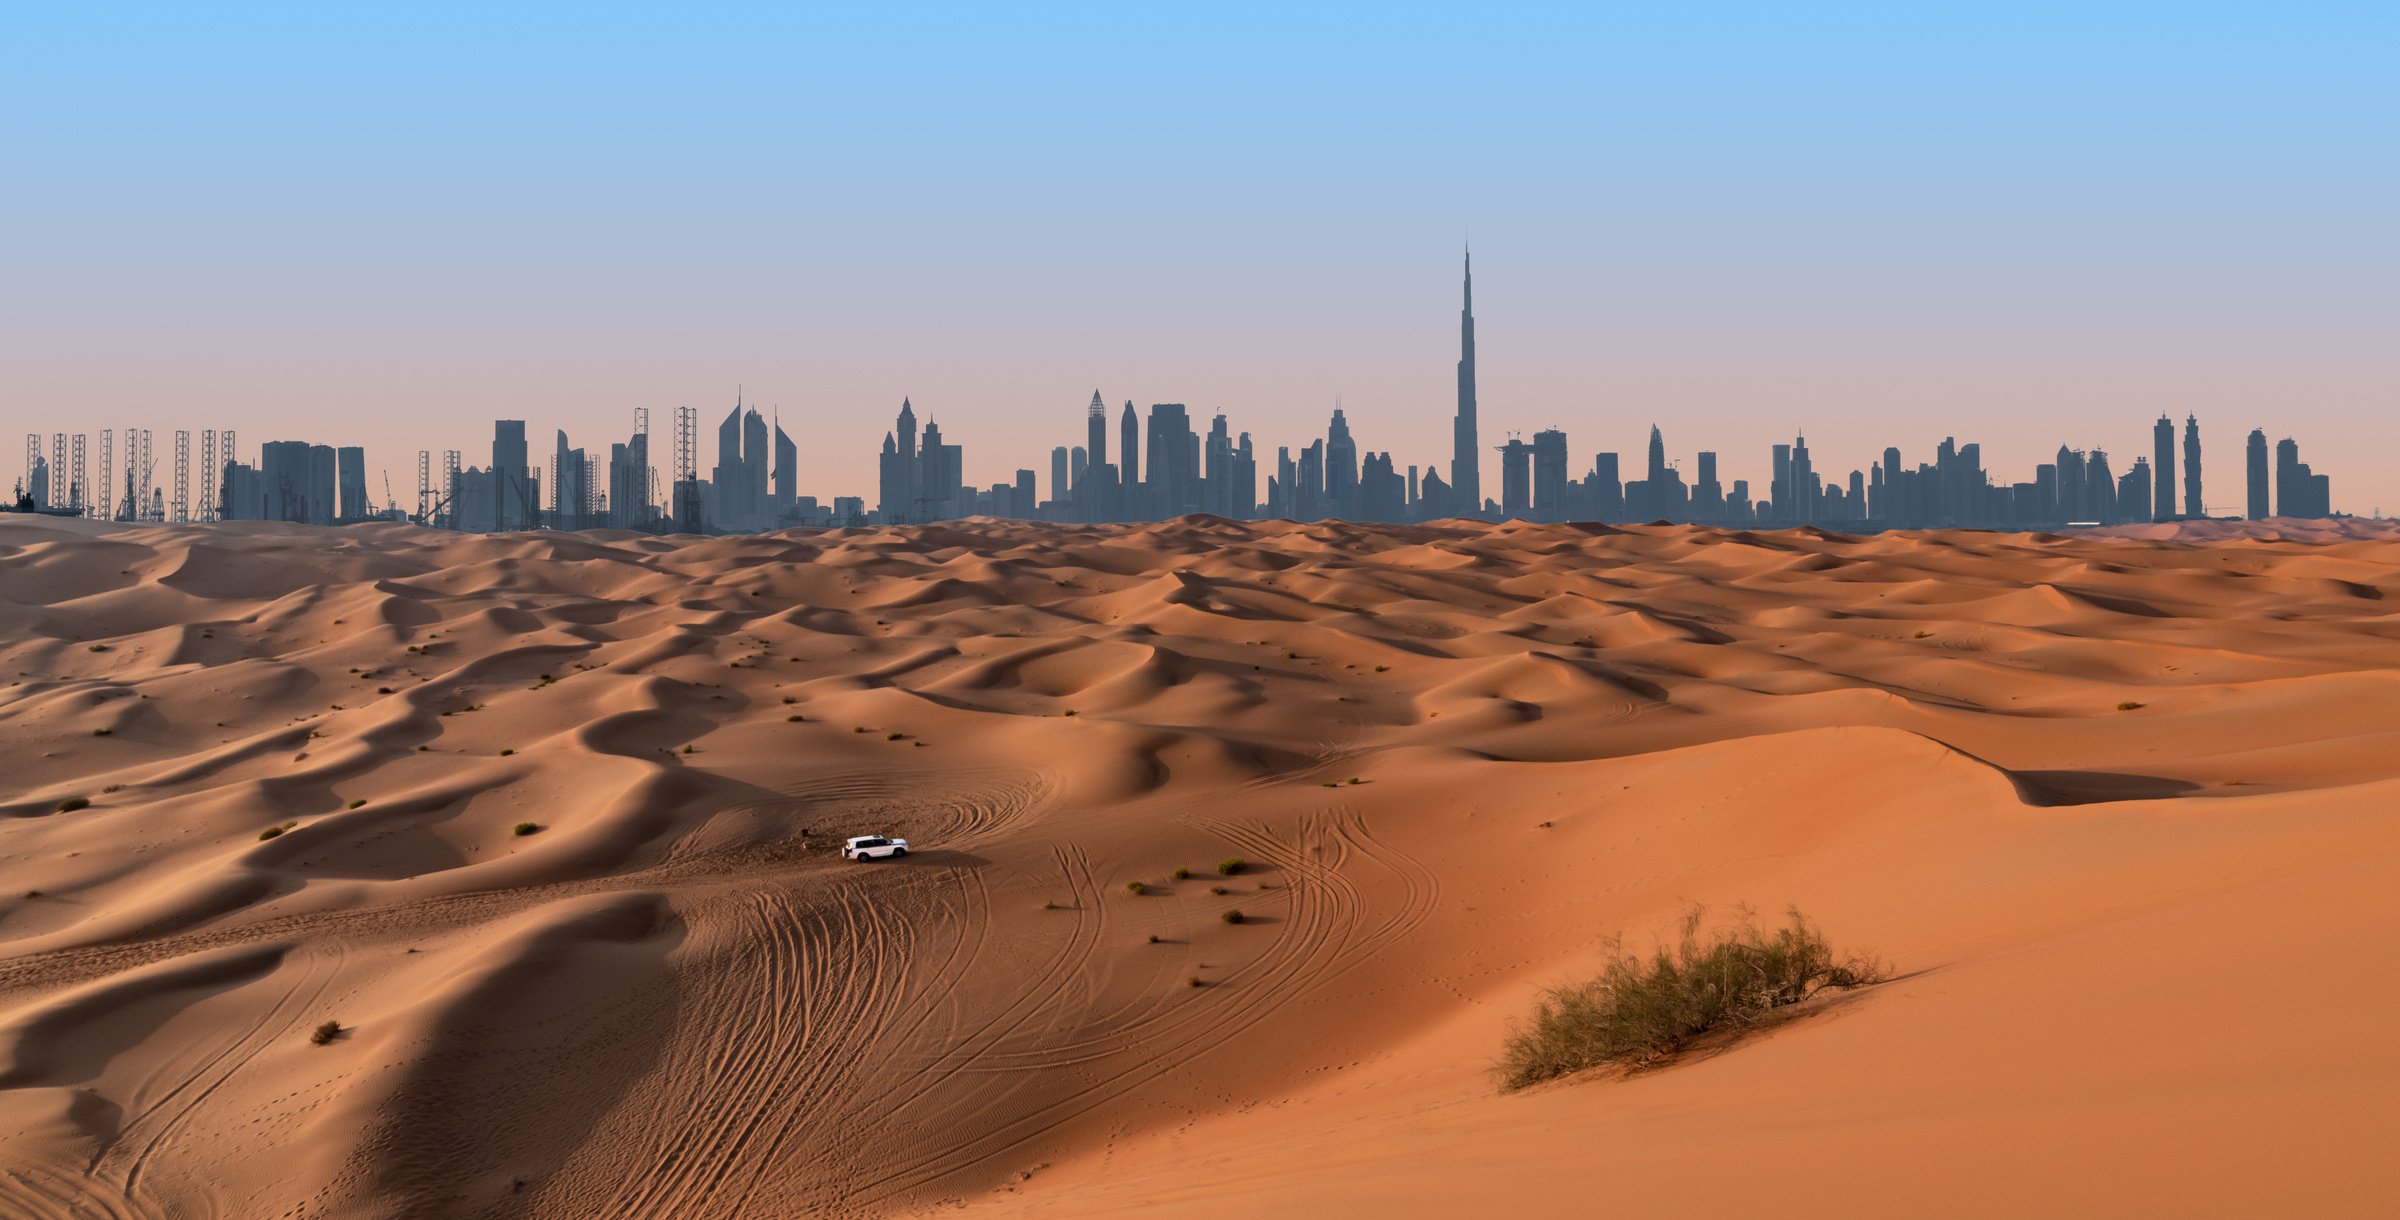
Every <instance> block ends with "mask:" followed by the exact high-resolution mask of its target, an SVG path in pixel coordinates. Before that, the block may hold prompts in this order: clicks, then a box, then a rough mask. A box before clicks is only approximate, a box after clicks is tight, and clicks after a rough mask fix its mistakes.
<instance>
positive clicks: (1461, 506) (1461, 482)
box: [1450, 252, 1483, 517]
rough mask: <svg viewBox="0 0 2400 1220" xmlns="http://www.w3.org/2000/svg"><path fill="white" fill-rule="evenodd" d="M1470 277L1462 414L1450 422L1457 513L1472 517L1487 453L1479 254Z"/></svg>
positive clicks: (1461, 339) (1464, 316)
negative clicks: (1480, 391)
mask: <svg viewBox="0 0 2400 1220" xmlns="http://www.w3.org/2000/svg"><path fill="white" fill-rule="evenodd" d="M1465 268H1466V273H1465V274H1466V278H1465V286H1464V289H1463V296H1462V298H1461V299H1462V304H1461V306H1460V308H1459V311H1458V418H1457V419H1455V420H1454V421H1452V423H1451V425H1450V492H1451V494H1452V495H1453V496H1454V497H1456V499H1457V503H1458V509H1457V514H1458V515H1459V516H1462V517H1471V516H1476V515H1478V514H1480V513H1481V512H1482V511H1483V477H1482V474H1481V473H1480V470H1479V465H1480V463H1481V462H1482V461H1483V455H1482V454H1481V453H1479V452H1477V451H1476V447H1475V256H1474V254H1473V253H1472V252H1470V253H1469V254H1468V255H1467V256H1466V262H1465Z"/></svg>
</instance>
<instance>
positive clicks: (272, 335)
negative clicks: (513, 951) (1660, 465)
mask: <svg viewBox="0 0 2400 1220" xmlns="http://www.w3.org/2000/svg"><path fill="white" fill-rule="evenodd" d="M0 21H5V31H4V32H0V147H4V148H5V149H6V153H5V155H6V158H7V162H8V169H7V171H6V173H5V175H0V183H5V188H4V189H0V231H5V232H6V233H7V235H8V236H7V239H6V241H5V243H0V421H5V422H6V423H9V424H16V423H22V424H23V425H24V426H23V427H22V428H18V429H15V431H20V432H21V431H41V432H45V433H47V432H50V431H54V430H59V429H62V428H64V429H69V430H72V429H73V428H76V427H89V428H94V429H96V428H97V427H100V426H139V427H151V428H153V429H156V430H159V431H161V432H164V431H166V430H171V429H173V428H177V427H188V428H194V429H198V428H202V427H208V426H231V427H237V428H240V429H242V431H243V435H244V438H245V444H246V446H247V445H249V444H255V443H256V442H258V441H263V440H267V439H278V438H283V437H287V436H288V437H291V438H295V439H311V440H321V441H326V442H330V443H364V444H367V445H369V446H370V449H371V453H370V459H369V466H370V472H371V478H372V471H373V470H375V469H378V468H383V467H389V468H390V469H392V470H393V471H394V472H395V474H396V475H400V474H401V473H402V472H407V471H413V464H414V451H415V450H416V449H418V448H432V449H436V450H439V449H442V448H451V447H456V448H461V449H464V450H466V451H467V453H468V454H469V460H470V461H473V460H476V457H477V456H478V455H479V453H480V452H481V451H483V450H484V449H486V448H487V447H488V437H489V431H488V426H487V425H486V423H485V422H484V421H488V420H489V419H491V418H493V417H495V416H507V417H513V418H524V419H527V420H528V421H530V422H531V424H532V426H533V428H534V429H535V430H536V434H537V436H541V437H545V438H546V437H547V436H548V430H549V429H552V428H558V427H564V428H567V429H568V430H569V431H570V432H571V433H572V434H573V435H574V436H575V437H576V440H577V443H587V444H600V443H605V440H606V439H608V438H609V437H610V436H613V435H616V434H618V433H620V432H621V431H622V430H623V429H624V428H625V426H626V421H627V420H628V419H629V418H630V415H631V412H632V409H633V408H634V407H636V406H648V407H650V408H652V409H653V411H654V413H655V414H657V415H659V416H660V417H661V418H662V419H663V418H664V415H665V412H666V410H667V409H668V408H670V407H672V406H674V405H677V404H689V405H694V406H699V407H701V408H702V409H703V414H704V415H713V414H721V413H722V411H723V409H724V408H725V407H726V406H728V405H730V400H731V398H732V394H733V391H734V387H735V386H736V385H737V384H740V385H744V386H746V387H748V390H747V391H746V392H747V393H749V394H750V395H751V397H752V398H753V399H754V400H757V401H761V402H763V403H765V404H768V405H770V406H780V407H781V409H782V412H783V414H784V417H785V419H786V423H787V427H790V428H791V429H792V430H793V431H794V433H795V435H799V436H801V437H802V448H803V459H802V465H803V480H802V485H803V490H804V491H810V492H814V493H817V494H821V495H832V494H837V493H864V492H870V491H871V487H870V483H871V478H872V474H871V469H872V468H871V454H872V452H873V449H874V446H875V444H876V443H877V442H878V441H879V440H880V438H881V435H882V432H883V429H884V428H885V427H886V426H888V421H889V416H890V413H891V412H892V411H893V410H894V409H896V408H897V406H898V403H899V400H900V398H901V396H902V395H904V394H905V395H910V396H913V397H914V398H915V400H916V402H917V404H918V407H919V411H920V414H930V415H931V416H932V417H934V418H936V419H939V420H940V421H941V422H942V424H943V427H944V431H945V432H946V433H948V434H950V435H951V436H953V437H955V438H957V439H960V440H962V441H964V442H965V443H966V444H967V445H968V462H969V474H970V477H972V478H975V479H977V480H978V481H981V482H987V483H988V482H992V481H997V480H1000V479H1003V478H1006V477H1007V476H1008V474H1009V472H1010V471H1011V470H1013V469H1014V468H1016V467H1017V466H1029V467H1033V468H1036V469H1039V470H1042V471H1044V472H1045V473H1046V471H1047V453H1048V451H1049V448H1050V446H1051V445H1053V444H1060V443H1071V442H1072V440H1073V439H1074V437H1075V435H1076V434H1077V430H1078V420H1079V416H1080V411H1081V408H1082V404H1083V403H1084V401H1086V400H1087V399H1088V398H1089V396H1090V394H1091V391H1092V390H1093V388H1095V387H1097V388H1098V389H1099V390H1100V391H1101V392H1102V393H1103V394H1104V395H1106V396H1107V397H1108V398H1109V399H1110V401H1111V402H1112V403H1120V402H1122V401H1124V400H1127V399H1132V400H1136V401H1138V402H1140V403H1142V404H1144V405H1146V404H1148V403H1150V402H1153V401H1180V402H1185V403H1188V404H1190V405H1191V407H1192V409H1193V414H1194V415H1195V416H1196V417H1198V418H1200V419H1202V420H1205V419H1206V418H1207V417H1208V416H1209V415H1211V414H1214V413H1215V412H1217V411H1220V410H1221V411H1224V412H1226V413H1227V414H1228V416H1229V417H1230V420H1231V423H1232V425H1233V427H1234V428H1235V429H1236V430H1248V431H1251V432H1253V433H1254V434H1255V436H1256V437H1257V439H1258V441H1259V443H1260V444H1262V445H1263V446H1265V447H1266V448H1267V449H1268V450H1269V451H1271V450H1272V449H1273V447H1274V446H1276V445H1279V444H1289V445H1293V446H1295V447H1297V446H1299V445H1302V444H1305V443H1306V441H1307V440H1308V439H1309V437H1310V436H1311V435H1314V434H1316V433H1318V432H1320V431H1321V429H1322V426H1323V420H1324V417H1325V415H1327V414H1329V413H1330V409H1331V407H1332V404H1333V401H1334V399H1335V397H1336V396H1337V395H1339V396H1340V397H1341V400H1342V401H1343V403H1344V404H1345V405H1346V406H1347V408H1348V413H1349V415H1350V417H1351V418H1352V419H1353V421H1354V422H1355V427H1356V429H1357V431H1358V433H1359V436H1360V440H1361V443H1362V444H1363V445H1365V446H1367V447H1369V448H1374V449H1384V448H1390V449H1393V450H1395V452H1396V455H1397V457H1398V460H1399V461H1400V462H1401V463H1402V464H1403V465H1405V464H1407V463H1410V462H1419V463H1427V462H1435V461H1440V460H1442V459H1443V458H1444V457H1445V456H1446V453H1447V436H1448V432H1447V419H1448V414H1449V410H1450V363H1451V361H1453V360H1454V359H1455V358H1456V351H1455V330H1456V315H1455V310H1456V293H1457V284H1456V277H1457V255H1458V249H1459V246H1460V244H1461V242H1462V241H1464V240H1465V239H1467V238H1468V237H1469V236H1470V235H1471V236H1472V238H1473V241H1474V243H1475V247H1476V250H1477V254H1478V276H1477V289H1478V291H1477V305H1478V316H1479V322H1480V337H1481V339H1482V344H1483V350H1482V352H1481V355H1482V371H1483V400H1484V404H1485V410H1484V416H1485V432H1486V436H1487V440H1488V441H1490V442H1491V443H1497V442H1498V441H1499V440H1500V439H1502V437H1503V435H1504V434H1505V432H1507V431H1509V430H1512V429H1514V430H1522V431H1525V432H1531V431H1533V430H1535V429H1537V428H1541V427H1547V426H1552V425H1558V426H1562V427H1564V428H1566V429H1567V431H1568V433H1569V435H1570V438H1571V445H1572V449H1573V451H1574V452H1575V453H1576V454H1577V455H1578V458H1577V460H1578V463H1579V464H1581V463H1585V462H1588V455H1589V454H1590V453H1591V452H1593V451H1596V450H1604V449H1605V450H1616V451H1621V452H1625V453H1627V454H1633V453H1637V452H1638V451H1639V447H1640V444H1641V441H1642V438H1643V437H1644V436H1645V435H1646V433H1647V429H1648V426H1649V424H1650V423H1651V422H1652V421H1653V420H1656V421H1657V422H1659V423H1661V424H1662V425H1663V426H1664V427H1665V428H1666V430H1667V437H1668V441H1669V445H1670V448H1671V449H1672V450H1674V451H1675V452H1676V453H1677V454H1678V455H1679V456H1682V457H1685V458H1687V459H1688V455H1689V453H1690V452H1691V451H1692V450H1694V449H1699V448H1715V449H1718V450H1721V451H1722V452H1723V453H1724V454H1725V457H1724V463H1725V466H1726V468H1727V472H1728V475H1729V477H1745V476H1746V477H1752V478H1757V477H1761V475H1762V472H1763V468H1764V465H1765V454H1766V450H1767V446H1768V445H1769V444H1771V443H1772V442H1774V441H1776V440H1779V439H1788V435H1789V433H1791V432H1792V431H1795V430H1798V429H1801V428H1805V429H1807V430H1808V432H1809V435H1810V440H1811V444H1812V448H1814V449H1815V450H1816V451H1817V453H1818V454H1819V464H1820V465H1821V466H1824V467H1829V468H1833V469H1837V470H1847V469H1849V468H1851V467H1853V466H1857V465H1863V464H1865V463H1866V462H1867V461H1869V460H1870V459H1871V457H1872V456H1873V454H1874V453H1875V452H1878V451H1880V449H1881V448H1882V446H1883V445H1885V444H1887V443H1896V444H1899V445H1901V446H1902V447H1903V448H1904V449H1905V450H1906V451H1908V452H1909V453H1910V454H1912V455H1924V454H1929V453H1930V451H1931V448H1932V446H1933V445H1934V444H1935V443H1936V442H1938V441H1939V440H1940V439H1941V437H1943V436H1945V435H1956V436H1958V437H1959V438H1960V439H1961V440H1962V441H1963V440H1980V441H1982V442H1983V444H1984V447H1985V452H1986V455H1987V460H1988V461H1990V463H1991V464H1992V465H1993V466H1994V467H1995V469H1996V471H1997V472H1998V473H1999V474H2000V475H2002V476H2003V477H2009V478H2022V477H2028V472H2029V470H2030V467H2031V465H2032V464H2033V463H2034V462H2035V461H2038V460H2041V458H2042V457H2043V456H2045V455H2046V454H2047V453H2048V452H2049V451H2050V450H2052V449H2055V448H2056V447H2057V445H2058V444H2060V443H2061V442H2065V443H2071V444H2074V445H2076V446H2078V447H2086V446H2095V445H2096V446H2101V447H2106V448H2109V449H2111V450H2112V452H2113V453H2114V454H2115V455H2116V457H2117V459H2118V465H2119V467H2120V468H2122V467H2123V465H2125V464H2126V463H2128V462H2130V460H2131V458H2132V456H2133V455H2134V454H2135V453H2137V452H2141V451H2144V450H2145V449H2146V444H2147V436H2148V430H2147V429H2148V421H2149V420H2150V419H2151V418H2154V417H2155V415H2156V414H2157V413H2158V412H2159V411H2161V410H2166V411H2170V412H2172V413H2174V414H2175V415H2177V416H2178V417H2180V416H2181V415H2182V414H2183V413H2184V412H2186V411H2187V410H2188V411H2195V412H2197V413H2198V414H2199V415H2200V417H2201V419H2202V422H2203V426H2204V428H2205V429H2206V430H2207V432H2208V435H2209V439H2210V445H2211V452H2212V455H2213V456H2214V460H2213V461H2212V462H2211V471H2212V474H2216V473H2217V472H2222V478H2221V479H2220V478H2212V479H2211V486H2210V496H2209V500H2210V502H2211V503H2212V504H2220V503H2221V504H2227V505H2231V504H2235V503H2237V501H2238V483H2237V482H2235V481H2234V478H2233V472H2234V471H2235V470H2236V469H2237V466H2236V461H2237V452H2238V443H2239V439H2240V437H2241V435H2242V434H2243V433H2246V432H2247V431H2248V430H2249V429H2250V428H2251V427H2265V428H2267V429H2268V431H2269V433H2270V435H2271V436H2275V437H2280V436H2282V435H2287V434H2289V435H2293V436H2296V437H2298V438H2299V439H2300V441H2301V443H2302V446H2303V451H2304V453H2305V454H2306V455H2307V456H2309V457H2310V458H2311V459H2312V460H2313V461H2315V462H2316V463H2317V465H2318V467H2319V468H2320V469H2322V470H2326V471H2328V472H2330V473H2331V474H2332V475H2333V476H2334V486H2335V498H2336V502H2337V505H2338V506H2341V507H2344V508H2348V509H2351V510H2355V511H2362V512H2363V511H2366V510H2368V509H2369V508H2371V507H2373V506H2375V505H2376V504H2382V505H2384V506H2385V507H2386V509H2387V511H2400V470H2396V469H2395V463H2394V462H2393V461H2392V459H2391V456H2390V455H2392V454H2394V453H2395V452H2400V424H2395V423H2394V422H2393V421H2394V420H2395V418H2396V417H2400V410H2395V407H2400V403H2396V402H2395V392H2394V386H2395V385H2396V384H2400V355H2396V354H2395V353H2396V352H2400V338H2396V336H2395V331H2396V328H2400V238H2396V235H2395V225H2394V221H2393V217H2395V216H2400V157H2395V156H2394V150H2395V149H2400V84H2395V78H2396V77H2400V73H2396V72H2394V71H2393V68H2392V65H2393V64H2394V63H2395V62H2400V7H2394V6H2389V5H2385V6H2370V5H2307V4H2297V5H2264V4H2259V5H2238V6H2237V5H2210V4H2181V5H2147V4H2123V5H2109V4H2080V5H2062V4H2014V5H1975V4H1956V5H1923V4H1913V5H1897V4H1892V5H1840V4H1836V5H1793V4H1778V5H1766V4H1691V5H1583V6H1556V7H1553V6H1496V7H1495V8H1493V9H1492V10H1491V11H1484V10H1483V9H1482V8H1481V6H1462V5H1444V6H1429V5H1428V6H1412V5H1322V6H1305V7H1294V6H1266V5H1260V6H1240V5H1221V4H1215V5H1191V6H1180V7H1178V6H1166V5H1123V4H1118V5H1092V6H1080V7H1071V6H1028V7H1026V8H1023V9H1006V8H1003V7H1001V6H964V5H961V6H947V5H923V6H905V5H874V6H867V5H845V6H821V7H802V6H776V7H768V6H745V5H713V6H712V5H678V6H630V5H626V6H610V5H591V4H584V5H555V6H545V5H512V6H480V5H444V4H418V5H407V6H398V5H395V6H389V7H385V8H380V9H369V8H367V7H365V6H349V5H299V4H293V5H249V6H244V5H174V6H165V5H161V6H139V5H133V6H94V5H14V6H6V7H0ZM79 421H83V422H79ZM540 447H542V446H540V445H537V448H540ZM394 481H395V483H396V484H397V483H401V482H405V481H406V478H405V477H396V478H395V480H394Z"/></svg>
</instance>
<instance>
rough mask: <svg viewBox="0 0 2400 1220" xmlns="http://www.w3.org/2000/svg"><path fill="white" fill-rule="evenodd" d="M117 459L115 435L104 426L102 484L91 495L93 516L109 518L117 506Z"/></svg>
mask: <svg viewBox="0 0 2400 1220" xmlns="http://www.w3.org/2000/svg"><path fill="white" fill-rule="evenodd" d="M115 460H116V440H115V437H114V435H113V434H112V433H110V432H109V430H108V429H106V428H102V429H101V430H100V486H99V487H97V488H95V489H93V490H95V491H97V492H98V493H99V494H98V495H94V496H92V497H91V501H92V516H94V517H97V518H99V519H100V520H102V521H106V520H108V518H109V516H110V514H111V512H112V511H113V510H114V509H115V508H116V505H117V498H116V486H115V484H116V481H117V472H116V470H115V469H114V465H115ZM86 494H90V493H86Z"/></svg>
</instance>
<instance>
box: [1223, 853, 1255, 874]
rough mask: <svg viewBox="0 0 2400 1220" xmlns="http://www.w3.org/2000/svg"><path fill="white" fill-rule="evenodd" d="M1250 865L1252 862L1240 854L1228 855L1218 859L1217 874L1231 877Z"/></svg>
mask: <svg viewBox="0 0 2400 1220" xmlns="http://www.w3.org/2000/svg"><path fill="white" fill-rule="evenodd" d="M1248 867H1250V862H1249V861H1247V860H1244V859H1242V858H1241V857H1240V856H1227V857H1225V858H1224V859H1222V860H1219V861H1217V875H1218V876H1220V877H1230V876H1233V875H1234V874H1235V873H1238V872H1240V871H1242V870H1243V869H1245V868H1248Z"/></svg>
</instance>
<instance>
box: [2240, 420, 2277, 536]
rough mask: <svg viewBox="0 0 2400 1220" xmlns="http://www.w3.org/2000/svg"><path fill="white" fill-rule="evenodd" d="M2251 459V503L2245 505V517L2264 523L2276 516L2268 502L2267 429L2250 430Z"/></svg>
mask: <svg viewBox="0 0 2400 1220" xmlns="http://www.w3.org/2000/svg"><path fill="white" fill-rule="evenodd" d="M2249 457H2250V470H2249V474H2250V481H2249V488H2248V490H2249V493H2250V495H2249V498H2248V499H2249V502H2248V503H2247V504H2246V505H2244V508H2245V509H2246V512H2245V514H2244V515H2246V516H2248V517H2249V518H2250V519H2251V520H2252V521H2263V520H2266V519H2267V518H2268V517H2272V516H2274V515H2275V509H2274V506H2273V505H2272V504H2271V503H2270V502H2269V500H2268V498H2267V430H2266V429H2264V428H2252V429H2251V430H2250V454H2249Z"/></svg>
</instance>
